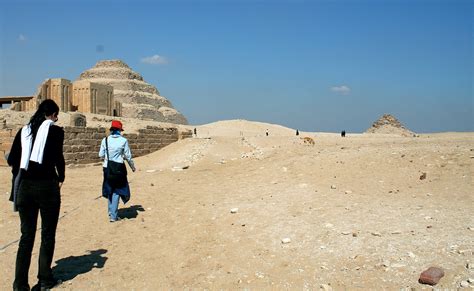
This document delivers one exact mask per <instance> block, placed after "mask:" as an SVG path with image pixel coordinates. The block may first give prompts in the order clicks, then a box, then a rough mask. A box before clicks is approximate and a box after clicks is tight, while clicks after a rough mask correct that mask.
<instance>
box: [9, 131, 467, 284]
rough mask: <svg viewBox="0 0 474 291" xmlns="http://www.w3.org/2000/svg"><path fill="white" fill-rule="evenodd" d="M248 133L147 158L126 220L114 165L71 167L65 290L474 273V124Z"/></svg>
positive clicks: (386, 280) (65, 201)
mask: <svg viewBox="0 0 474 291" xmlns="http://www.w3.org/2000/svg"><path fill="white" fill-rule="evenodd" d="M255 126H256V127H258V126H259V125H258V124H257V125H255ZM209 128H210V129H209V135H211V134H212V131H214V132H215V133H217V132H218V131H220V130H221V128H220V127H219V126H215V127H213V126H209ZM230 128H232V127H230ZM200 129H201V131H202V130H203V128H200ZM252 130H253V129H252ZM258 131H259V130H258ZM249 132H250V129H249ZM199 133H200V132H198V136H199ZM239 135H240V133H239ZM239 135H237V136H212V137H211V138H193V139H187V140H181V141H179V142H177V143H175V144H172V145H170V146H168V147H166V148H164V149H162V150H160V151H158V152H156V153H153V154H150V155H148V156H144V157H140V158H137V159H136V164H137V165H138V168H139V171H137V172H136V173H131V174H130V181H131V187H132V191H133V194H132V195H133V197H132V200H131V201H130V202H129V204H127V205H125V206H123V205H121V208H122V210H121V215H122V216H123V217H127V218H128V219H125V220H122V221H120V222H118V223H113V224H112V223H109V222H108V220H107V213H106V201H105V200H103V199H102V198H98V199H96V198H97V197H99V195H100V184H101V175H102V172H101V167H100V166H87V167H83V168H69V169H68V170H67V173H66V176H67V178H66V179H67V180H66V182H65V184H64V187H63V190H62V214H63V217H62V218H61V220H60V223H59V228H58V234H57V246H56V253H55V261H56V263H55V264H57V265H56V267H55V273H56V274H57V276H58V277H60V278H62V279H63V280H64V281H65V282H64V283H63V284H62V285H61V286H59V287H58V288H59V289H66V290H117V289H124V290H156V289H158V288H160V287H162V288H174V289H181V288H185V287H193V288H210V289H220V288H224V289H235V288H252V289H261V288H277V289H284V288H290V289H302V288H311V289H317V288H319V287H320V286H321V284H330V285H331V286H332V287H334V288H336V289H342V288H344V287H346V288H350V289H357V288H359V289H367V288H371V289H382V288H386V289H397V290H398V289H399V288H404V287H415V288H418V289H419V288H422V287H423V286H422V285H420V284H418V283H417V279H418V276H419V273H420V272H421V271H423V270H424V269H426V268H427V267H429V266H432V265H436V266H440V267H443V268H444V269H445V272H446V276H445V277H444V278H443V279H441V281H440V283H439V284H438V285H437V286H438V287H444V288H456V287H457V286H459V283H460V282H461V281H462V280H466V279H467V278H472V277H474V270H468V269H466V267H465V266H466V263H468V262H474V257H473V249H474V231H473V230H470V229H474V219H473V216H472V205H474V197H473V193H474V180H473V179H474V178H473V169H474V168H473V162H474V134H473V133H447V134H435V135H429V136H428V135H422V136H421V137H419V138H400V137H392V136H383V135H353V136H349V137H346V138H344V139H343V138H340V137H338V136H337V135H336V134H325V135H323V134H316V136H315V135H314V134H312V135H311V136H312V137H313V138H314V140H315V142H316V144H315V146H308V145H304V144H302V142H301V139H300V138H297V137H295V136H293V133H291V134H289V135H287V136H284V135H283V134H282V135H280V136H272V135H271V136H269V137H265V136H262V135H260V134H258V135H256V136H251V135H250V134H248V135H246V136H244V137H243V138H242V137H240V136H239ZM174 166H180V167H182V166H189V168H188V169H186V170H182V171H172V170H171V169H172V168H173V167H174ZM0 173H1V186H0V193H2V196H3V199H1V200H0V233H1V236H0V247H3V246H5V245H7V244H8V243H10V242H13V241H15V240H16V239H18V237H19V234H18V231H19V227H18V223H19V220H18V217H17V214H15V213H12V212H11V205H10V203H9V202H7V195H6V194H4V193H6V192H8V191H9V190H10V188H9V187H10V184H9V179H10V176H9V169H7V168H0ZM422 173H427V178H426V179H424V180H420V178H419V177H420V175H421V174H422ZM331 185H334V186H335V188H336V189H331ZM346 190H350V191H351V193H349V194H346V193H345V191H346ZM234 207H237V208H239V210H238V213H236V214H231V213H230V209H231V208H234ZM469 228H470V229H469ZM283 238H290V239H291V243H289V244H282V243H281V240H282V239H283ZM38 242H39V241H38V240H37V245H36V248H35V254H34V258H33V263H32V267H31V271H30V274H31V275H30V281H31V282H32V283H33V282H35V272H36V270H37V268H36V259H37V252H38V248H37V247H38ZM15 254H16V244H13V245H11V246H9V247H6V248H4V249H3V250H2V251H0V277H1V278H2V280H1V281H0V289H1V290H6V289H9V288H10V286H11V283H12V279H13V273H14V269H13V268H14V260H15Z"/></svg>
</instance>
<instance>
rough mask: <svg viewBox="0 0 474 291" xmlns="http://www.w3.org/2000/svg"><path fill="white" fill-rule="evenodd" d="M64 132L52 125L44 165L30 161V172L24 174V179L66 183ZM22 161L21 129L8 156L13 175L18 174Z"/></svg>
mask: <svg viewBox="0 0 474 291" xmlns="http://www.w3.org/2000/svg"><path fill="white" fill-rule="evenodd" d="M63 143H64V130H63V129H62V128H61V127H59V126H56V125H51V127H50V128H49V132H48V137H47V138H46V144H45V146H44V154H43V163H42V164H38V163H36V162H33V161H30V162H29V164H28V170H27V171H26V172H25V173H23V174H22V175H23V176H22V179H29V180H49V179H55V180H58V182H64V178H65V177H64V173H65V162H64V155H63ZM20 161H21V129H20V130H19V131H18V132H17V134H16V136H15V139H14V140H13V145H12V149H11V151H10V154H9V155H8V164H9V165H10V166H11V167H12V173H13V175H16V174H17V173H18V170H19V168H20Z"/></svg>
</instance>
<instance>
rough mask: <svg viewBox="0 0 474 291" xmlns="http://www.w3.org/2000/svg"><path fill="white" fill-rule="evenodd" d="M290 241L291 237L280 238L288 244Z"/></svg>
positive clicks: (283, 242)
mask: <svg viewBox="0 0 474 291" xmlns="http://www.w3.org/2000/svg"><path fill="white" fill-rule="evenodd" d="M290 242H291V239H290V238H289V237H285V238H283V239H282V240H281V243H282V244H289V243H290Z"/></svg>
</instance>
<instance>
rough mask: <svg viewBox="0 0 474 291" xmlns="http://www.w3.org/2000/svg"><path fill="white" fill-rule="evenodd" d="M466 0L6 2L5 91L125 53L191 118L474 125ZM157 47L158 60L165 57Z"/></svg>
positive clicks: (1, 23)
mask: <svg viewBox="0 0 474 291" xmlns="http://www.w3.org/2000/svg"><path fill="white" fill-rule="evenodd" d="M473 9H474V8H473V4H472V2H470V1H467V0H466V1H464V0H446V1H444V0H439V1H437V0H432V1H429V0H424V1H417V0H411V1H409V0H398V1H397V0H385V1H384V0H380V1H375V0H367V1H364V0H360V1H359V0H346V1H342V0H341V1H330V0H326V1H291V0H284V1H263V0H262V1H252V0H239V1H140V0H137V1H131V0H130V1H124V0H123V1H120V0H119V1H111V0H110V1H108V0H97V1H85V0H84V1H78V0H76V1H67V0H63V1H60V0H50V1H47V0H38V1H25V0H15V1H10V0H0V70H1V71H0V96H6V95H32V94H33V93H34V92H35V91H36V88H37V86H38V85H39V84H40V83H41V82H42V81H43V80H44V79H46V78H52V77H64V78H67V79H70V80H75V79H76V78H78V76H79V74H80V73H81V72H82V71H84V70H86V69H88V68H90V67H92V66H93V65H94V64H95V63H96V62H97V61H98V60H101V59H122V60H123V61H125V62H126V63H127V64H128V65H129V66H130V67H131V68H132V69H133V70H135V71H136V72H139V73H140V74H141V75H142V76H143V77H144V79H145V81H147V82H148V83H151V84H153V85H155V86H156V87H157V88H158V89H159V90H160V93H161V95H163V96H165V97H166V98H168V99H169V100H170V101H171V102H172V103H173V105H174V107H175V108H177V109H178V110H179V111H181V112H182V113H183V114H184V115H185V116H186V117H187V118H188V120H189V122H190V123H191V124H204V123H209V122H213V121H217V120H224V119H237V118H241V119H248V120H255V121H262V122H270V123H277V124H281V125H284V126H288V127H292V128H298V129H299V130H304V131H333V132H338V131H340V130H342V129H345V130H346V131H348V132H363V131H365V130H366V129H367V128H368V127H369V126H370V125H371V124H372V122H373V121H375V120H376V119H377V118H379V117H380V116H381V115H382V114H384V113H390V114H393V115H394V116H396V117H397V118H398V119H399V120H400V121H401V122H402V123H403V124H405V126H407V127H408V128H410V129H411V130H413V131H416V132H439V131H474V100H473V99H474V97H473V83H474V76H473V67H474V60H473V37H474V34H473ZM153 56H154V57H153Z"/></svg>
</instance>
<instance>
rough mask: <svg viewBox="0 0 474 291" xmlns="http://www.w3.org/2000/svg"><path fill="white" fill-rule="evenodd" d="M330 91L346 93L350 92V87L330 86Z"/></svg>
mask: <svg viewBox="0 0 474 291" xmlns="http://www.w3.org/2000/svg"><path fill="white" fill-rule="evenodd" d="M331 91H333V92H336V93H339V94H342V95H347V94H349V93H351V88H349V87H348V86H346V85H341V86H334V87H331Z"/></svg>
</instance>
